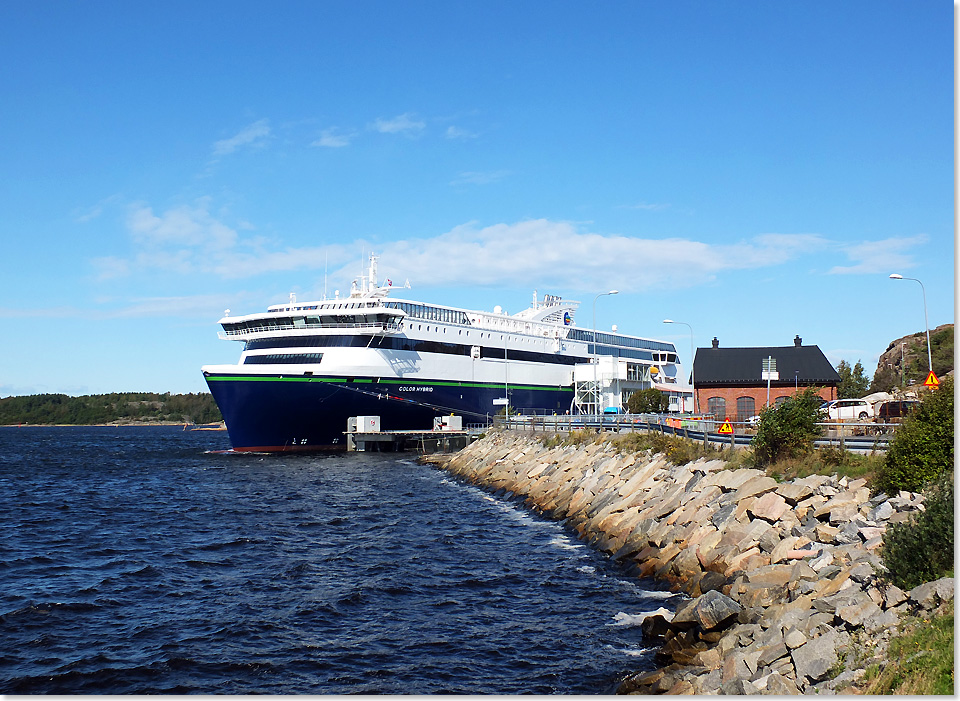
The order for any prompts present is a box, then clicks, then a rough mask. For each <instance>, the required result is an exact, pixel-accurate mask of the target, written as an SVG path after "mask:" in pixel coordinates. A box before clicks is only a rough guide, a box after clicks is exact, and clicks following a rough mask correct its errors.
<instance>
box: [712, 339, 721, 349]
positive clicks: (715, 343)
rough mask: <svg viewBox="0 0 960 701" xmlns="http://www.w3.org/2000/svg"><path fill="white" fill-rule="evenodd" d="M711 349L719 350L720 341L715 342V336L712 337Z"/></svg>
mask: <svg viewBox="0 0 960 701" xmlns="http://www.w3.org/2000/svg"><path fill="white" fill-rule="evenodd" d="M713 347H714V348H719V347H720V341H718V340H717V337H716V336H714V337H713Z"/></svg>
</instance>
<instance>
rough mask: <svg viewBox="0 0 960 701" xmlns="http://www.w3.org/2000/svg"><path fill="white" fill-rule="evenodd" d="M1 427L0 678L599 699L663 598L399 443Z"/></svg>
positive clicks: (53, 690) (122, 685) (38, 690)
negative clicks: (312, 450) (381, 446)
mask: <svg viewBox="0 0 960 701" xmlns="http://www.w3.org/2000/svg"><path fill="white" fill-rule="evenodd" d="M225 441H226V436H225V435H224V434H218V433H201V432H184V431H181V430H180V429H178V428H175V427H174V428H156V427H153V428H128V427H123V428H110V427H97V428H28V429H16V428H11V429H4V428H0V489H2V490H4V491H5V492H6V495H7V497H6V498H5V504H9V505H11V506H10V508H8V509H6V512H5V514H4V517H5V526H6V527H5V528H4V529H0V553H3V558H2V559H0V571H2V572H3V579H4V587H3V588H2V590H0V635H2V637H3V640H4V645H3V646H2V647H3V648H4V649H3V650H0V693H11V694H13V693H17V694H68V693H69V694H74V693H110V694H196V693H203V694H241V693H242V694H247V693H267V694H303V693H307V694H316V693H324V694H347V693H351V694H353V693H359V694H373V693H402V694H436V693H449V694H453V693H457V694H463V693H468V694H514V693H536V694H554V693H568V694H596V693H606V692H609V691H610V690H611V689H612V688H613V686H614V685H615V683H616V681H617V679H618V677H619V676H620V675H622V674H623V673H625V672H626V671H628V670H636V669H638V668H643V666H644V665H648V666H649V665H652V653H651V652H650V651H649V650H648V649H647V648H646V647H645V646H644V645H643V641H642V635H641V632H640V629H639V627H638V625H637V621H638V620H640V617H641V616H642V615H644V614H645V613H647V612H650V611H656V610H657V609H658V608H660V607H661V606H670V605H671V600H672V599H673V598H674V596H675V595H673V594H671V593H669V592H664V591H661V590H658V589H657V588H656V587H655V586H653V585H652V584H651V583H649V582H637V581H635V580H631V579H628V578H626V577H625V576H623V575H622V573H620V572H619V571H618V570H617V569H616V568H615V567H613V566H612V565H611V563H610V562H609V561H607V560H606V559H605V558H602V557H600V556H598V555H597V554H596V553H595V552H594V551H592V550H591V549H590V548H588V547H586V546H585V545H584V544H583V543H581V542H580V541H578V540H577V539H576V537H575V536H574V535H572V534H571V533H569V532H568V531H566V530H564V529H563V527H562V526H561V525H560V524H557V523H555V522H552V521H549V520H546V519H543V518H540V517H538V516H535V515H533V514H532V513H530V512H529V511H527V510H526V509H525V508H524V507H523V506H522V504H521V503H519V502H518V501H517V500H512V499H509V498H504V497H492V496H490V495H487V494H485V493H483V492H481V491H480V490H478V489H476V488H474V487H472V486H469V485H465V484H462V483H459V482H457V481H456V480H453V479H451V478H450V477H449V476H448V475H446V474H444V473H440V472H437V471H435V470H433V469H432V468H430V467H426V466H421V465H417V464H416V463H415V462H413V461H411V460H410V459H408V458H407V457H405V456H403V455H399V456H397V455H392V456H391V455H387V454H382V455H377V454H352V455H337V456H317V457H312V456H294V457H287V456H272V455H242V454H233V453H223V452H218V451H222V450H224V449H225V448H226V447H227V446H226V445H225Z"/></svg>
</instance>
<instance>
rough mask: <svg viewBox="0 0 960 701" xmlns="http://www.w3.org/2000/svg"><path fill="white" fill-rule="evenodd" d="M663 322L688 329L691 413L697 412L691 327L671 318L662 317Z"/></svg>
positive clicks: (698, 411)
mask: <svg viewBox="0 0 960 701" xmlns="http://www.w3.org/2000/svg"><path fill="white" fill-rule="evenodd" d="M663 323H664V324H683V325H684V326H686V327H687V328H688V329H690V391H691V392H692V393H693V413H695V414H699V413H700V409H699V408H698V404H699V402H697V390H696V387H695V382H694V377H693V327H692V326H690V324H688V323H687V322H685V321H674V320H673V319H664V320H663Z"/></svg>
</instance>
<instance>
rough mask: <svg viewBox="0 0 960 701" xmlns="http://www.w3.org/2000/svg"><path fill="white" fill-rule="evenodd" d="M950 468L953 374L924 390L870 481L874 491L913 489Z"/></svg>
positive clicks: (951, 464) (892, 492)
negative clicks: (916, 405)
mask: <svg viewBox="0 0 960 701" xmlns="http://www.w3.org/2000/svg"><path fill="white" fill-rule="evenodd" d="M952 471H953V377H950V376H948V377H946V378H944V379H943V380H942V381H941V383H940V387H939V388H937V389H935V390H931V391H929V392H926V393H925V394H924V395H923V400H922V401H921V403H920V406H919V407H917V409H916V410H915V411H914V412H913V413H912V414H910V416H908V417H907V418H906V419H905V420H904V422H903V423H902V424H900V426H899V428H898V429H897V432H896V434H895V435H894V437H893V440H892V441H890V447H889V448H888V449H887V455H886V457H885V458H884V461H883V464H882V465H881V466H880V468H879V469H878V470H877V474H876V477H875V478H874V481H873V489H874V491H876V492H886V493H887V494H896V493H897V492H898V491H900V490H901V489H903V490H907V491H911V492H916V491H919V490H920V489H922V488H923V486H924V485H925V484H926V483H927V482H929V481H931V480H934V479H936V478H937V477H939V476H940V475H942V474H943V473H944V472H952Z"/></svg>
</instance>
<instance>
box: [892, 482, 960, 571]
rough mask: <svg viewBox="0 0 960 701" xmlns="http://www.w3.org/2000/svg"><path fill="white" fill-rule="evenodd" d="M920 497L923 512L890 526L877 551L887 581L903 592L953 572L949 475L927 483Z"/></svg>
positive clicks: (951, 508)
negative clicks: (922, 502)
mask: <svg viewBox="0 0 960 701" xmlns="http://www.w3.org/2000/svg"><path fill="white" fill-rule="evenodd" d="M924 496H925V499H924V506H925V509H924V510H923V511H921V512H919V514H918V515H917V516H916V517H914V518H912V519H911V520H910V521H907V522H905V523H893V524H890V525H889V526H888V527H887V532H886V533H885V534H884V536H883V546H882V547H881V549H880V555H881V557H882V558H883V562H884V565H885V566H886V568H887V579H888V580H889V581H890V582H892V583H893V584H896V585H897V586H898V587H900V588H901V589H904V590H909V589H913V588H914V587H915V586H918V585H920V584H923V583H924V582H932V581H933V580H935V579H939V578H940V577H944V576H946V575H948V574H949V573H950V572H951V571H952V570H953V472H947V473H944V474H943V475H941V476H940V477H939V478H938V479H937V480H936V481H934V482H931V483H930V485H929V486H928V487H927V489H925V490H924Z"/></svg>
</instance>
